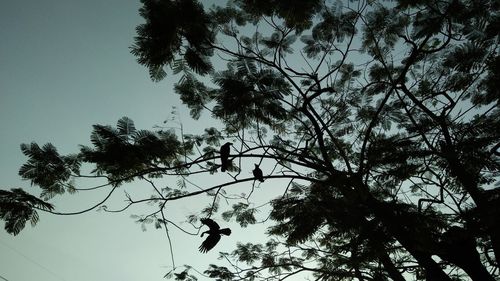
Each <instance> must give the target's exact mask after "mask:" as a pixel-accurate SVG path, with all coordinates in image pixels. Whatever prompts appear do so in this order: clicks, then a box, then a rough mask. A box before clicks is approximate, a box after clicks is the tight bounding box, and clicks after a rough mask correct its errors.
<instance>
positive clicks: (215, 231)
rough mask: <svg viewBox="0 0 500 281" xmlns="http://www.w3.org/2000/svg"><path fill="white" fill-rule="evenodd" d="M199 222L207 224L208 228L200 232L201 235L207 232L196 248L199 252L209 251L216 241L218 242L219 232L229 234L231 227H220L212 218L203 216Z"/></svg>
mask: <svg viewBox="0 0 500 281" xmlns="http://www.w3.org/2000/svg"><path fill="white" fill-rule="evenodd" d="M201 223H203V224H204V225H206V226H208V227H209V229H208V230H207V231H205V232H203V233H202V234H201V237H203V235H204V234H205V233H207V234H208V237H207V239H205V241H203V243H201V245H200V247H199V248H198V249H199V250H200V252H202V253H206V252H208V251H210V250H211V249H212V248H213V247H215V245H217V242H219V240H220V237H221V234H223V235H226V236H229V235H230V234H231V229H229V228H223V229H221V228H220V226H219V225H218V224H217V223H216V222H215V221H213V220H212V219H209V218H205V219H201Z"/></svg>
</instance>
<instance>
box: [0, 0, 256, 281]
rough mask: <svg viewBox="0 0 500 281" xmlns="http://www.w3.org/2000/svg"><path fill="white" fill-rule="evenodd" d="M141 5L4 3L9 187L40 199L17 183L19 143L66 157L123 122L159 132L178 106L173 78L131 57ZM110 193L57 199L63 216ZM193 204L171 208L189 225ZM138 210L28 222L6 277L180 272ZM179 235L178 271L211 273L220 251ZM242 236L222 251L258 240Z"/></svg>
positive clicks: (0, 54) (10, 244)
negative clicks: (159, 77)
mask: <svg viewBox="0 0 500 281" xmlns="http://www.w3.org/2000/svg"><path fill="white" fill-rule="evenodd" d="M139 5H140V3H139V1H138V0H137V1H132V0H104V1H103V0H86V1H81V0H79V1H77V0H44V1H34V0H28V1H7V0H0V131H1V132H2V133H1V135H2V138H1V140H2V142H1V143H0V171H1V172H0V173H1V181H0V188H1V189H10V188H13V187H23V188H25V189H26V190H29V191H30V192H33V193H34V194H38V192H39V190H38V189H36V188H35V187H30V186H29V182H25V181H21V179H20V177H19V176H18V175H17V172H18V169H19V167H20V166H21V165H22V164H23V163H24V161H25V160H26V158H25V157H24V156H23V155H22V153H21V151H20V149H19V145H20V144H21V143H29V142H31V141H36V142H37V143H39V144H44V143H46V142H52V143H53V144H54V145H56V147H58V149H59V151H60V152H61V153H62V154H65V153H71V152H76V151H77V149H78V147H77V144H88V143H89V136H90V131H91V129H92V128H91V126H92V125H93V124H96V123H99V124H111V125H115V124H116V121H117V120H118V119H119V118H120V117H122V116H128V117H130V118H132V119H133V120H134V121H135V123H136V127H137V128H141V129H151V128H152V126H153V125H155V124H161V123H162V121H163V120H165V119H166V118H168V117H169V115H170V111H171V106H177V107H179V99H178V97H177V95H175V94H174V93H173V92H172V84H173V80H171V79H166V80H165V81H163V82H161V83H157V84H155V83H153V82H151V80H150V79H149V77H148V72H147V70H146V69H144V68H143V67H142V66H140V65H138V64H137V63H136V62H135V58H134V57H133V56H132V55H131V54H130V53H129V46H130V45H131V44H132V41H133V36H134V33H135V27H136V25H137V24H139V23H140V22H142V19H141V18H140V17H139V15H138V11H137V10H138V8H139ZM180 108H182V107H180ZM180 113H181V118H182V121H183V124H184V127H185V129H186V130H187V131H191V132H193V133H194V132H199V133H201V132H202V128H204V127H205V125H206V123H203V122H194V121H192V120H190V119H189V117H188V115H187V114H186V113H185V111H183V110H182V109H181V112H180ZM205 120H206V118H205ZM204 122H205V121H204ZM130 188H144V189H147V188H149V187H148V186H147V184H146V183H137V184H134V185H132V186H130ZM116 195H117V196H116V197H115V198H114V199H113V200H114V202H115V204H116V205H115V206H116V207H119V206H122V203H123V200H124V196H123V193H122V192H121V191H120V192H118V193H117V194H116ZM101 196H102V193H101V195H99V194H98V195H86V194H83V193H80V194H78V195H76V196H65V197H63V198H62V200H55V201H54V202H53V203H55V204H56V207H57V209H58V211H63V212H64V211H78V210H81V209H83V208H85V207H88V206H90V205H92V204H94V203H95V202H97V201H98V200H99V199H100V198H102V197H101ZM193 206H194V205H193ZM191 207H192V206H191V205H187V204H185V203H184V204H183V205H172V206H170V207H169V209H168V210H169V212H171V214H173V216H174V217H175V215H177V217H181V216H182V215H185V214H189V213H191V212H196V211H198V210H197V209H194V210H193V209H191ZM132 213H139V214H140V213H141V210H140V209H139V208H132V209H131V210H130V211H129V212H126V213H122V214H103V213H96V212H90V213H87V214H84V215H80V216H73V217H71V216H69V217H68V216H52V215H45V214H41V220H40V222H39V223H38V225H37V226H36V227H35V228H32V227H31V226H27V227H26V228H25V230H23V231H22V232H21V233H20V234H19V235H18V236H16V237H14V236H11V235H9V234H7V233H6V232H4V231H3V230H2V231H0V276H1V277H3V278H5V279H7V280H9V281H27V280H38V281H53V280H55V281H59V280H66V281H80V280H81V281H84V280H85V281H88V280H121V281H132V280H163V279H162V276H163V275H164V274H165V273H166V272H167V271H168V270H169V268H168V267H169V266H170V265H171V262H170V255H169V252H168V241H167V239H166V237H165V234H164V232H163V230H160V231H155V230H154V229H150V230H149V231H147V232H142V231H141V228H140V227H139V225H137V224H135V223H134V222H133V221H132V219H130V218H129V215H130V214H132ZM184 226H186V227H187V225H184ZM1 227H2V228H3V222H2V223H1ZM171 233H172V238H173V242H174V253H175V255H176V263H177V265H182V264H185V263H189V264H193V265H197V266H199V269H201V270H204V269H205V268H206V267H207V265H208V264H209V263H214V262H216V257H217V251H211V252H210V253H208V254H206V255H202V254H200V253H199V252H198V249H197V248H198V246H199V244H200V243H201V241H202V240H201V238H199V237H195V236H189V235H185V234H183V233H181V232H179V231H177V230H175V229H173V230H172V231H171ZM233 233H235V234H236V235H232V236H231V237H229V238H227V239H223V240H222V241H221V243H220V245H218V247H219V248H218V249H217V250H220V251H230V250H231V249H233V248H234V246H235V243H236V241H238V240H250V241H251V240H252V238H253V236H252V237H248V239H246V237H247V236H245V235H243V236H241V232H240V235H238V231H237V229H233ZM237 237H239V238H240V239H237ZM242 237H243V239H241V238H242ZM0 279H1V278H0ZM200 280H202V279H200Z"/></svg>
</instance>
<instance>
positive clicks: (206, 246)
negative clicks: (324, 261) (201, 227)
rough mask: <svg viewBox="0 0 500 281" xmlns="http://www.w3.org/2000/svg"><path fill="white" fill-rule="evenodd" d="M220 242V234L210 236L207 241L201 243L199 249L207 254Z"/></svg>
mask: <svg viewBox="0 0 500 281" xmlns="http://www.w3.org/2000/svg"><path fill="white" fill-rule="evenodd" d="M219 240H220V234H210V235H208V237H207V239H205V241H203V243H201V245H200V247H199V248H198V249H199V250H200V252H202V253H206V252H208V251H210V250H211V249H212V248H213V247H215V245H217V242H219Z"/></svg>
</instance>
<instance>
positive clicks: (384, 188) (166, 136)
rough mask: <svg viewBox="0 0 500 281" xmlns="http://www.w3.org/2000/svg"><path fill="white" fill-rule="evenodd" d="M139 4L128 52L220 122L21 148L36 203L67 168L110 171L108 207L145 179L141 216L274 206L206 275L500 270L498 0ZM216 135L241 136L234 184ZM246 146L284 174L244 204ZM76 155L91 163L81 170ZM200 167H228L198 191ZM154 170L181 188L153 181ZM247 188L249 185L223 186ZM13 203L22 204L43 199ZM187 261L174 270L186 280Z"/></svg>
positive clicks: (104, 133) (444, 275)
mask: <svg viewBox="0 0 500 281" xmlns="http://www.w3.org/2000/svg"><path fill="white" fill-rule="evenodd" d="M142 3H143V7H142V8H141V9H140V13H141V16H142V17H143V18H144V19H145V23H144V24H141V25H139V26H138V28H137V37H136V38H135V44H134V45H133V46H132V54H133V55H135V56H136V57H137V60H138V62H139V63H140V64H142V65H144V66H145V67H147V68H148V70H149V73H150V75H151V78H152V79H153V80H155V81H160V80H161V79H162V78H164V77H165V76H166V75H167V71H168V69H171V71H172V75H177V76H178V77H179V80H178V83H176V84H175V86H174V90H175V92H176V93H177V94H179V96H180V99H181V100H182V102H183V103H184V104H185V105H186V106H187V107H188V108H189V109H190V114H191V116H192V117H193V118H194V119H199V118H200V117H201V115H202V114H206V113H207V112H208V113H209V114H210V115H211V116H212V117H213V118H215V119H216V120H218V121H220V122H221V124H223V125H222V126H223V128H222V129H216V128H207V129H205V132H204V133H203V134H201V135H189V134H184V135H181V134H179V133H177V132H175V131H172V130H164V129H159V130H156V131H149V130H136V129H135V127H134V123H133V122H132V120H130V119H128V118H126V117H124V118H122V119H120V120H119V121H118V124H117V126H116V127H111V126H103V125H95V126H94V129H93V131H92V134H91V141H92V146H93V147H88V146H83V147H82V148H81V149H80V151H79V152H78V153H76V154H74V155H68V156H62V155H59V154H58V153H57V151H56V150H55V148H53V146H51V145H46V146H44V147H43V148H42V149H40V147H39V146H38V145H36V144H31V145H22V147H21V148H22V151H23V153H24V154H25V155H26V156H27V157H28V158H29V159H28V162H27V163H26V164H25V165H24V166H23V167H22V168H21V170H20V175H21V176H22V177H23V178H24V179H26V180H30V181H31V183H32V184H33V185H37V186H39V187H40V188H41V189H42V195H41V197H42V199H44V200H47V199H49V198H50V197H52V196H55V195H60V194H62V193H64V192H66V191H73V190H75V188H76V187H75V186H74V185H73V181H72V180H73V179H75V178H88V177H91V178H92V177H94V178H104V179H105V180H107V184H105V185H101V186H97V187H96V188H99V189H105V188H109V194H108V196H107V197H106V198H104V199H103V201H102V202H101V204H99V205H96V206H94V208H98V207H101V208H103V209H104V210H105V211H106V210H107V207H102V204H104V202H105V201H106V200H107V199H108V198H109V197H110V196H111V195H112V193H113V192H114V190H115V189H116V187H118V186H121V185H124V184H126V183H128V182H131V181H134V180H143V181H145V182H147V183H149V184H150V185H151V186H152V191H153V195H152V196H151V197H148V198H142V199H132V196H131V195H128V205H127V206H126V207H125V209H126V208H128V207H129V206H132V205H137V204H144V203H147V202H153V203H159V204H157V205H158V207H159V208H158V210H157V211H155V212H153V213H151V214H148V215H145V216H143V217H139V219H138V221H139V222H141V223H148V222H154V223H155V224H156V225H157V227H168V225H172V224H173V222H172V221H170V220H169V219H168V217H167V215H166V214H165V213H164V208H165V206H166V205H167V204H169V202H171V201H175V200H187V201H189V200H190V199H191V198H192V197H193V196H202V195H206V196H208V197H209V199H210V200H209V201H210V203H209V206H207V207H206V208H205V209H203V210H200V211H199V215H198V216H192V217H189V218H188V221H189V222H191V223H194V222H196V220H197V217H199V216H201V217H204V218H209V217H211V216H213V215H216V214H217V213H218V212H220V211H221V210H220V209H221V208H220V207H221V204H220V202H219V200H220V198H224V199H225V200H227V201H228V202H229V201H232V202H233V203H234V204H233V205H232V207H230V208H227V207H226V209H224V210H222V217H223V218H224V219H226V220H228V221H232V220H234V221H236V222H237V223H239V224H240V225H241V227H248V226H249V225H251V224H255V223H261V222H265V221H267V218H270V219H271V222H270V223H269V222H268V223H269V225H268V232H267V234H268V235H269V237H270V238H269V241H267V242H263V243H261V244H251V243H239V244H238V245H237V246H236V249H235V250H234V251H233V252H232V253H221V254H222V255H224V256H225V257H226V258H227V260H228V261H231V260H236V261H239V262H240V263H238V264H242V262H243V263H246V264H247V265H248V266H247V267H244V266H242V265H237V264H236V263H231V264H230V265H229V267H225V266H219V265H215V264H212V265H210V266H209V268H208V269H207V270H206V271H205V272H204V274H206V275H207V276H209V277H211V278H215V279H218V280H242V279H248V280H283V279H286V278H288V277H290V276H294V275H296V274H300V273H308V274H309V275H311V276H314V278H315V280H389V279H391V280H406V277H407V276H411V277H413V278H414V279H426V280H468V278H470V279H472V280H495V279H496V278H498V277H499V264H498V262H499V257H500V224H499V223H498V218H499V217H500V207H499V206H500V189H499V187H498V186H499V181H498V177H499V154H500V152H499V147H500V142H499V139H500V111H499V108H498V102H499V97H500V93H499V89H500V85H499V84H498V83H499V81H500V77H499V73H500V72H499V70H500V58H499V56H498V51H499V48H498V42H499V37H498V26H499V19H500V17H499V15H500V11H499V6H500V5H499V4H498V1H493V0H491V1H488V0H482V1H467V0H443V1H428V0H422V1H406V0H399V1H387V2H380V1H349V2H347V1H340V0H337V1H319V0H311V1H299V0H293V1H278V0H267V1H244V0H238V1H231V2H230V3H229V4H228V6H225V7H215V6H214V7H211V8H204V7H203V6H202V5H201V4H200V2H198V1H195V0H182V1H181V0H178V1H166V0H164V1H157V0H142ZM221 61H222V62H225V63H226V65H225V66H222V64H221ZM215 62H217V64H215ZM212 63H214V64H212ZM214 65H217V69H215V67H214ZM206 77H208V78H211V80H208V79H206ZM227 140H232V143H234V147H235V149H236V151H235V153H234V154H233V153H232V154H231V156H234V158H233V160H234V163H235V164H234V166H231V169H228V171H229V173H230V176H231V179H230V180H227V179H226V178H222V176H221V174H220V173H216V172H217V167H218V165H217V164H215V163H216V162H217V161H218V160H219V159H220V161H221V170H222V171H225V170H226V165H227V164H228V157H229V145H227ZM224 142H226V145H223V146H222V148H220V150H219V147H220V145H221V143H224ZM225 147H227V148H225ZM218 152H219V153H218ZM256 159H259V160H262V162H261V165H263V167H264V166H265V167H266V171H267V170H269V171H270V172H268V173H266V175H267V176H266V179H267V180H266V183H265V184H268V183H272V184H273V186H281V187H282V190H281V191H282V193H281V195H279V196H278V195H276V197H275V198H270V199H269V203H270V208H267V204H266V205H264V206H256V205H255V204H254V202H253V201H252V198H253V197H252V196H253V195H254V194H255V193H258V192H269V191H264V190H263V189H254V186H253V185H251V182H253V181H254V179H255V178H257V179H259V177H260V174H259V173H258V172H257V173H255V170H254V176H253V177H246V176H245V175H246V173H245V172H246V171H248V172H249V171H250V170H251V169H252V168H251V167H248V165H249V164H248V163H253V161H252V160H256ZM83 163H85V164H91V165H93V166H94V170H93V171H92V172H91V173H90V174H82V172H81V171H80V165H81V164H83ZM231 165H233V164H231ZM227 168H229V167H227ZM259 170H260V169H259ZM242 171H245V172H243V173H242ZM195 174H196V175H197V176H199V175H204V176H206V177H212V178H221V180H223V181H222V182H220V183H219V184H216V185H213V186H208V187H207V186H203V187H202V188H201V190H200V189H199V186H198V185H195V183H193V182H192V181H190V180H188V176H190V175H195ZM162 177H177V178H179V181H180V185H179V187H177V188H170V187H169V188H163V189H160V188H158V187H157V185H156V184H155V182H154V180H155V179H157V178H162ZM245 185H246V186H250V185H251V186H250V188H251V191H250V192H249V195H244V196H228V195H226V194H227V192H229V193H230V192H231V190H232V188H233V187H236V186H245ZM12 192H13V193H9V192H8V191H5V192H4V193H3V195H2V196H3V197H0V211H1V212H0V214H2V216H1V218H2V219H5V220H6V221H7V225H10V224H17V225H18V226H19V227H17V228H16V229H17V230H16V231H13V229H12V228H10V227H7V228H6V229H7V231H9V232H11V233H14V234H15V233H17V232H18V231H19V230H20V228H22V226H23V225H24V222H25V221H26V220H28V219H30V216H29V215H22V216H12V215H5V214H10V213H9V210H11V209H12V208H13V207H11V205H9V204H7V203H5V202H10V201H12V199H11V198H14V197H13V196H12V194H14V193H15V192H14V191H12ZM19 200H21V201H22V200H23V198H19V199H16V201H15V202H20V201H19ZM24 200H25V202H27V203H26V204H22V208H23V210H44V211H49V212H54V211H52V209H51V208H48V206H46V205H43V204H41V203H40V202H38V201H33V200H31V199H30V198H24ZM30 200H31V201H30ZM30 202H31V203H30ZM42 202H43V201H42ZM16 204H17V203H16ZM17 206H19V205H16V207H15V208H17ZM266 208H267V209H266ZM90 209H92V208H90ZM90 209H89V210H90ZM122 210H123V209H122ZM258 211H260V212H258ZM23 212H28V211H23ZM257 214H259V216H258V215H257ZM261 216H262V217H261ZM17 222H19V223H17ZM202 222H203V220H202ZM207 222H208V221H207V220H205V224H207V225H209V227H210V223H207ZM210 228H211V229H214V228H213V227H210ZM209 233H210V232H209ZM212 237H213V236H212ZM218 238H220V235H219V237H218ZM208 239H210V235H209V238H208ZM217 240H218V239H217ZM213 241H215V239H214V240H213ZM216 242H217V241H215V243H216ZM204 243H205V242H204ZM209 245H210V246H208V245H205V246H202V247H203V249H206V250H209V248H211V247H212V246H213V245H214V243H213V242H211V243H209ZM188 271H189V268H186V269H185V270H184V271H182V272H181V273H175V274H173V275H172V277H175V278H177V279H178V280H188V279H187V278H191V279H192V280H194V276H193V275H192V274H191V273H190V272H188ZM193 274H194V273H193Z"/></svg>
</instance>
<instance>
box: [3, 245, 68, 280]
mask: <svg viewBox="0 0 500 281" xmlns="http://www.w3.org/2000/svg"><path fill="white" fill-rule="evenodd" d="M0 243H2V244H3V245H4V246H5V247H7V248H9V249H10V250H12V251H13V252H15V253H17V254H18V255H20V256H22V257H23V258H25V259H26V260H28V261H29V262H31V263H33V264H35V265H37V266H38V267H40V268H42V269H43V270H45V271H47V272H48V273H50V274H52V275H53V276H54V277H57V279H59V280H63V281H66V279H64V278H63V277H62V276H60V275H59V274H57V273H55V272H54V271H52V270H50V269H48V268H47V267H45V266H43V265H41V264H40V263H38V262H37V261H35V260H34V259H32V258H30V257H28V256H26V255H25V254H23V253H21V252H20V251H18V250H16V249H15V248H13V247H12V246H10V245H9V244H7V243H5V242H4V241H2V240H0ZM0 277H1V278H2V279H4V280H7V279H5V278H4V277H2V276H0ZM7 281H9V280H7Z"/></svg>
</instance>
